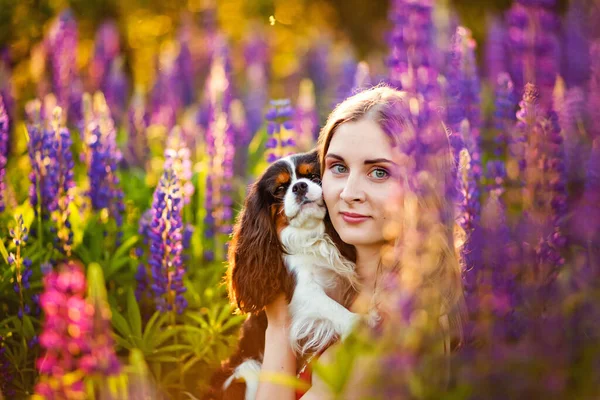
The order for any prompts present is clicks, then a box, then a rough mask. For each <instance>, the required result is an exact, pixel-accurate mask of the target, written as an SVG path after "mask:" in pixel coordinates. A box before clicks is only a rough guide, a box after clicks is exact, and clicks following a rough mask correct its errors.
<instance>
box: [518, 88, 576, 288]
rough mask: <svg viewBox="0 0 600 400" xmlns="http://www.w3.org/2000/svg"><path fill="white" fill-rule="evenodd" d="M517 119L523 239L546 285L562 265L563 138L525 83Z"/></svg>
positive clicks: (554, 120) (564, 208)
mask: <svg viewBox="0 0 600 400" xmlns="http://www.w3.org/2000/svg"><path fill="white" fill-rule="evenodd" d="M517 117H518V118H519V122H518V123H517V126H518V129H519V130H521V133H522V134H524V135H525V136H526V138H527V142H526V144H525V170H524V173H525V175H524V177H525V187H524V195H523V200H524V204H523V207H524V210H525V215H526V219H527V220H528V222H529V226H528V230H527V231H526V232H524V234H525V237H524V240H525V242H527V243H529V244H530V245H531V247H532V248H533V249H534V251H535V261H536V265H537V266H536V274H535V277H536V278H537V279H540V281H539V283H542V284H545V283H548V282H552V278H553V277H554V275H555V274H556V273H557V272H558V268H559V267H560V266H561V265H562V264H563V263H564V259H563V258H562V256H561V251H562V249H563V248H564V246H565V245H566V238H565V236H564V234H563V233H562V225H563V224H564V217H565V215H566V212H567V195H566V177H565V165H564V152H563V139H562V136H561V134H560V126H559V125H558V116H557V115H556V113H555V112H553V111H550V112H548V113H545V112H544V109H543V108H542V107H541V106H540V105H539V104H538V93H537V89H536V88H535V86H534V85H531V84H527V86H526V89H525V94H524V96H523V100H522V101H521V110H520V111H519V114H518V115H517Z"/></svg>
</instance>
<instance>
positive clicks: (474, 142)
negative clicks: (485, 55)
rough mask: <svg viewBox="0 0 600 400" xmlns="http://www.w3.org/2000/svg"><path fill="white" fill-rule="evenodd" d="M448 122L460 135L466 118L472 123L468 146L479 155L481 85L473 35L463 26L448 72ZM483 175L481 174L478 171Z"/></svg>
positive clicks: (455, 44) (455, 42)
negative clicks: (461, 126) (461, 125)
mask: <svg viewBox="0 0 600 400" xmlns="http://www.w3.org/2000/svg"><path fill="white" fill-rule="evenodd" d="M447 80H448V97H449V99H448V102H449V105H448V114H447V117H446V118H447V122H448V124H449V126H450V129H452V131H453V132H458V131H459V129H460V124H461V123H462V121H463V119H465V118H466V119H467V120H468V121H469V125H470V127H471V129H470V137H467V138H465V144H466V145H467V147H468V148H469V152H470V153H471V154H473V155H475V154H476V153H479V151H478V147H479V144H480V130H481V107H480V103H481V102H480V91H481V84H480V82H479V75H478V72H477V64H476V62H475V41H474V40H473V38H472V37H471V32H470V31H469V30H468V29H467V28H464V27H462V26H459V27H458V28H457V29H456V34H455V36H454V46H453V58H452V62H451V65H450V66H449V70H448V76H447ZM477 173H478V174H479V175H478V176H481V171H477Z"/></svg>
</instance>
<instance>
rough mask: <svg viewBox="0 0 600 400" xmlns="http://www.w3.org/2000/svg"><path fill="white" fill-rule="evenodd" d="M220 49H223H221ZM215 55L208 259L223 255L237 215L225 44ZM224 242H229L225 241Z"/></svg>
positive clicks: (209, 131)
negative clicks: (233, 196)
mask: <svg viewBox="0 0 600 400" xmlns="http://www.w3.org/2000/svg"><path fill="white" fill-rule="evenodd" d="M219 49H220V50H219ZM217 50H218V51H215V54H214V58H213V65H212V67H211V74H210V77H209V80H208V82H207V86H208V94H209V100H210V102H209V107H208V110H210V111H209V114H208V116H209V117H208V118H209V120H208V121H209V124H208V128H207V131H206V136H205V140H206V148H207V156H208V157H209V160H210V165H209V168H208V174H207V178H206V186H205V187H206V190H205V195H204V209H205V210H206V215H205V217H204V236H205V237H206V238H207V239H208V240H207V241H206V242H207V243H208V246H207V248H206V249H204V259H205V260H207V261H211V260H213V259H214V258H215V257H219V258H220V257H221V255H222V252H221V250H222V249H221V244H220V243H219V242H220V240H222V239H223V236H220V235H229V233H231V229H232V218H233V210H232V206H233V198H232V193H233V172H234V154H235V143H234V139H235V135H236V128H235V126H234V125H233V123H232V121H231V119H230V117H228V111H229V112H230V111H231V107H232V104H233V97H232V96H233V95H232V93H231V84H230V82H231V80H230V78H229V71H230V66H228V65H229V61H228V60H229V57H228V50H227V47H226V46H224V44H222V45H221V47H218V48H217ZM223 246H226V244H225V243H223Z"/></svg>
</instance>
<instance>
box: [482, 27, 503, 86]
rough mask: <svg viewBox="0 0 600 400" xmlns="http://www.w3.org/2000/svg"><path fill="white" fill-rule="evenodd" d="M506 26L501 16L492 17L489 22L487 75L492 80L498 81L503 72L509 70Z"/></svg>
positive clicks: (486, 50) (486, 59)
mask: <svg viewBox="0 0 600 400" xmlns="http://www.w3.org/2000/svg"><path fill="white" fill-rule="evenodd" d="M506 35H507V33H506V26H505V25H504V21H503V20H502V19H501V18H499V17H492V18H490V20H489V21H488V24H487V38H486V46H485V66H486V75H487V77H488V79H489V80H490V81H491V82H497V80H498V79H499V77H498V76H499V75H500V74H501V73H506V72H508V65H506V60H507V54H506V52H507V48H506Z"/></svg>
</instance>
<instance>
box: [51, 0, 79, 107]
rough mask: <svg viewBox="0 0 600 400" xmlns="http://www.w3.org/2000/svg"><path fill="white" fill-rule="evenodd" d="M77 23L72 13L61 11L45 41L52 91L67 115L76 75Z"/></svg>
mask: <svg viewBox="0 0 600 400" xmlns="http://www.w3.org/2000/svg"><path fill="white" fill-rule="evenodd" d="M77 42H78V33H77V22H76V21H75V18H74V16H73V12H72V11H71V10H69V9H67V10H65V11H63V12H62V13H61V14H60V15H59V16H58V18H57V20H56V21H55V22H54V25H53V26H52V28H51V30H50V32H49V37H48V41H47V47H46V48H47V53H48V54H49V55H50V64H51V70H52V91H53V92H54V93H55V94H56V97H57V100H58V105H59V106H60V107H62V108H63V110H65V116H67V115H68V113H69V106H70V101H71V91H72V83H73V81H74V78H75V76H76V75H77Z"/></svg>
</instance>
